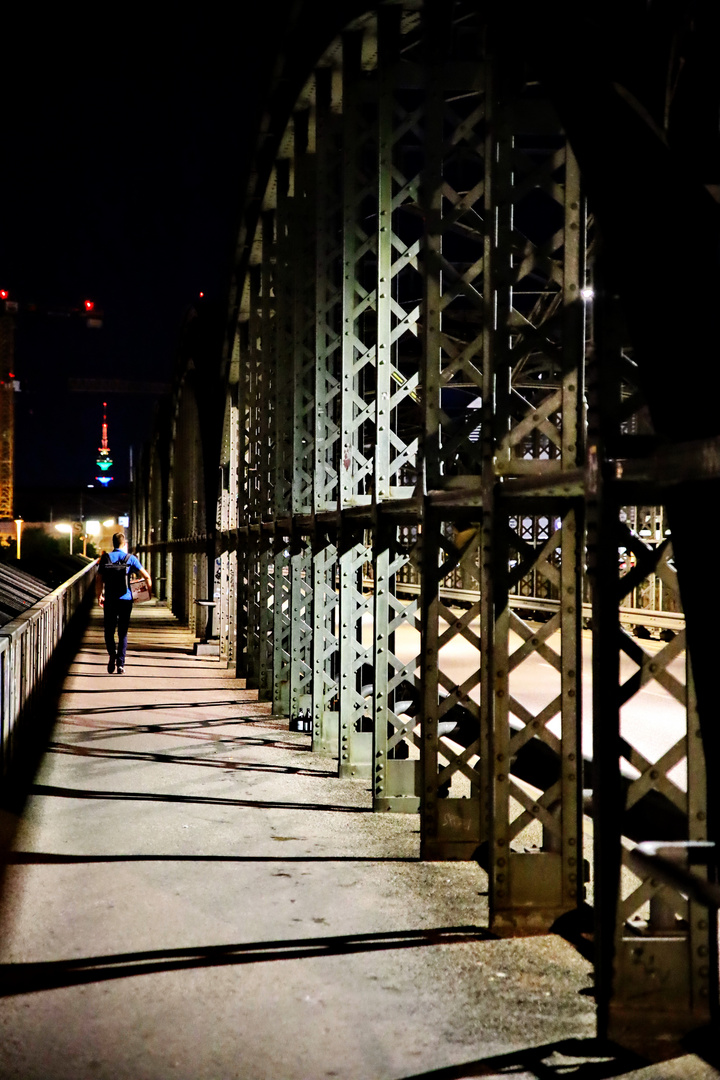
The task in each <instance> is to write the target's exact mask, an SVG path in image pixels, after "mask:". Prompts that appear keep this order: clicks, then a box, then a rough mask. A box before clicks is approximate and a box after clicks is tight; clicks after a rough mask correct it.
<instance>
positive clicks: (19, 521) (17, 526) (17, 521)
mask: <svg viewBox="0 0 720 1080" xmlns="http://www.w3.org/2000/svg"><path fill="white" fill-rule="evenodd" d="M22 527H23V519H22V518H21V517H17V518H15V531H16V533H17V551H16V552H15V557H16V558H17V560H18V562H19V561H20V538H21V536H22Z"/></svg>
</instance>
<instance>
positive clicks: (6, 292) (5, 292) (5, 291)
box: [0, 289, 10, 300]
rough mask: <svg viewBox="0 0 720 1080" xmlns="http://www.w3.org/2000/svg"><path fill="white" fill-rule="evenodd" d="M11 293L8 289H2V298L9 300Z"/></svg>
mask: <svg viewBox="0 0 720 1080" xmlns="http://www.w3.org/2000/svg"><path fill="white" fill-rule="evenodd" d="M9 295H10V293H9V292H8V291H7V289H0V300H7V298H8V296H9Z"/></svg>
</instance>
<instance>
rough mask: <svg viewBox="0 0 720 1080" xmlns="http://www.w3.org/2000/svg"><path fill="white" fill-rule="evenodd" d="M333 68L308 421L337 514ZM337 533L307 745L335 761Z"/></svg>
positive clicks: (324, 98)
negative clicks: (311, 408)
mask: <svg viewBox="0 0 720 1080" xmlns="http://www.w3.org/2000/svg"><path fill="white" fill-rule="evenodd" d="M337 96H338V95H337V93H335V94H334V93H333V68H332V67H323V68H318V69H317V71H316V72H315V155H314V164H315V170H316V174H315V235H316V241H315V386H314V404H315V422H314V431H313V445H314V467H313V491H312V509H313V513H314V515H315V516H316V519H317V516H318V515H328V514H331V513H332V512H333V511H334V510H336V508H337V505H338V495H339V469H340V393H341V389H340V379H341V372H340V357H341V347H342V346H341V341H342V339H341V318H342V295H343V294H342V241H341V237H342V209H343V208H342V189H341V179H342V169H341V166H340V162H341V159H342V142H341V121H340V117H339V115H338V108H339V102H338V101H337ZM337 555H338V552H337V528H336V527H334V526H333V525H331V524H330V523H329V522H328V524H327V525H326V527H325V528H322V527H321V528H318V529H315V530H314V531H313V533H312V565H313V579H312V597H313V610H312V619H313V632H312V643H311V649H312V680H311V695H312V737H313V741H312V746H313V750H315V751H317V752H320V753H326V754H331V755H334V756H336V757H337V755H338V738H339V714H338V674H339V656H338V652H339V644H340V639H339V634H338V592H337V589H338V582H337V575H338V561H337Z"/></svg>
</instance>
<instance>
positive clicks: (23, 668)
mask: <svg viewBox="0 0 720 1080" xmlns="http://www.w3.org/2000/svg"><path fill="white" fill-rule="evenodd" d="M96 573H97V561H96V562H93V563H89V564H88V565H87V566H84V567H83V568H82V570H80V571H78V573H77V574H74V575H73V577H71V578H68V580H67V581H65V582H63V584H62V585H60V586H59V587H58V588H57V589H55V590H54V591H53V592H51V593H48V595H47V596H45V597H43V599H42V600H38V602H37V603H36V604H33V606H32V607H31V608H28V609H27V611H24V612H23V613H22V614H21V615H18V617H17V618H16V619H13V620H12V621H11V622H9V623H6V624H5V626H3V627H1V628H0V775H2V776H4V775H6V774H7V771H8V768H9V765H10V760H11V758H12V753H13V745H14V743H15V739H16V737H17V729H18V722H19V721H20V719H21V717H23V715H24V714H25V712H26V711H27V709H28V705H29V703H30V701H31V698H32V697H33V695H35V694H36V691H37V690H38V688H39V686H40V684H41V682H42V679H43V675H44V674H45V669H46V668H47V665H48V662H49V660H50V658H51V657H52V655H53V653H54V652H55V649H56V648H57V646H58V644H59V642H60V640H61V638H62V636H63V634H64V633H65V631H66V629H67V627H68V625H69V623H70V622H71V620H72V618H73V616H74V615H75V614H76V612H77V611H78V610H79V608H80V607H81V605H82V602H83V600H84V599H85V597H86V596H87V595H88V591H89V590H90V589H91V587H92V584H93V582H94V580H95V574H96Z"/></svg>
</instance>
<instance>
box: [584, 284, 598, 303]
mask: <svg viewBox="0 0 720 1080" xmlns="http://www.w3.org/2000/svg"><path fill="white" fill-rule="evenodd" d="M580 295H581V296H582V298H583V300H584V301H585V303H586V304H587V303H588V302H589V301H590V300H592V298H593V297H594V296H595V290H594V289H591V288H590V286H589V285H586V286H585V288H584V289H581V290H580Z"/></svg>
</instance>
